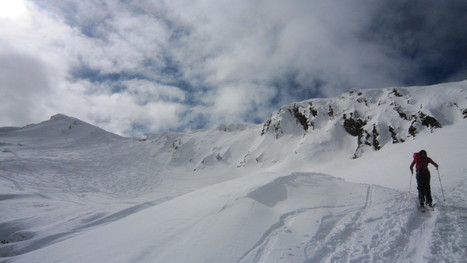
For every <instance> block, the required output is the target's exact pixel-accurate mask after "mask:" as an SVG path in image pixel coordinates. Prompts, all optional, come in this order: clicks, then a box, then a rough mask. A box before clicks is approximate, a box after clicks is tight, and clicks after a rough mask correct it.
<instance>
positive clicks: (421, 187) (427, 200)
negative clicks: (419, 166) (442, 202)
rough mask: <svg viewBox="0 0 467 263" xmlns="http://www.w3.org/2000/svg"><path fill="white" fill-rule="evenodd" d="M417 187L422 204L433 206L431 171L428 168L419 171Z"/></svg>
mask: <svg viewBox="0 0 467 263" xmlns="http://www.w3.org/2000/svg"><path fill="white" fill-rule="evenodd" d="M417 189H418V199H419V200H420V205H424V204H427V205H430V206H431V204H432V202H433V200H432V199H431V190H430V171H429V170H428V169H426V170H420V171H417Z"/></svg>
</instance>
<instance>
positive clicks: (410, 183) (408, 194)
mask: <svg viewBox="0 0 467 263" xmlns="http://www.w3.org/2000/svg"><path fill="white" fill-rule="evenodd" d="M412 177H413V171H412V173H411V174H410V182H409V191H408V192H407V198H409V197H410V188H412Z"/></svg>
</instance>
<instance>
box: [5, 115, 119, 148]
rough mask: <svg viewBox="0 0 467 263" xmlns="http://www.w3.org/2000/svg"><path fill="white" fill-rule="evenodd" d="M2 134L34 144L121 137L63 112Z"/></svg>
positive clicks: (66, 142) (97, 140)
mask: <svg viewBox="0 0 467 263" xmlns="http://www.w3.org/2000/svg"><path fill="white" fill-rule="evenodd" d="M2 134H3V135H4V136H5V135H8V137H9V138H10V140H11V139H13V138H14V140H16V141H18V142H21V143H31V144H35V145H38V144H39V145H42V144H45V145H50V144H63V145H71V144H74V143H80V144H94V143H102V142H109V141H114V140H118V139H122V137H120V136H118V135H116V134H113V133H110V132H107V131H105V130H103V129H101V128H99V127H96V126H94V125H91V124H89V123H86V122H83V121H81V120H79V119H76V118H73V117H69V116H66V115H63V114H56V115H54V116H52V117H50V120H47V121H44V122H41V123H39V124H30V125H27V126H25V127H21V128H19V127H15V128H12V127H10V128H8V129H4V131H3V132H2V130H0V138H1V136H2Z"/></svg>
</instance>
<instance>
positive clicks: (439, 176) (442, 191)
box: [436, 168, 446, 201]
mask: <svg viewBox="0 0 467 263" xmlns="http://www.w3.org/2000/svg"><path fill="white" fill-rule="evenodd" d="M436 171H437V172H438V179H439V185H440V186H441V193H443V198H444V200H443V201H446V196H444V189H443V184H442V183H441V175H439V170H438V168H436Z"/></svg>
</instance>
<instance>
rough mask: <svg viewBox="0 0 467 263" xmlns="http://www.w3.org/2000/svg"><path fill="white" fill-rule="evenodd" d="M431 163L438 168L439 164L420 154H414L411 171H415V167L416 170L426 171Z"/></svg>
mask: <svg viewBox="0 0 467 263" xmlns="http://www.w3.org/2000/svg"><path fill="white" fill-rule="evenodd" d="M429 163H431V164H432V165H434V166H435V167H436V168H438V164H437V163H435V162H434V161H433V160H432V159H431V158H430V157H428V156H425V157H424V156H422V155H421V154H419V153H414V154H413V162H412V164H410V170H413V166H414V165H415V169H416V170H417V171H421V170H426V169H428V164H429Z"/></svg>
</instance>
